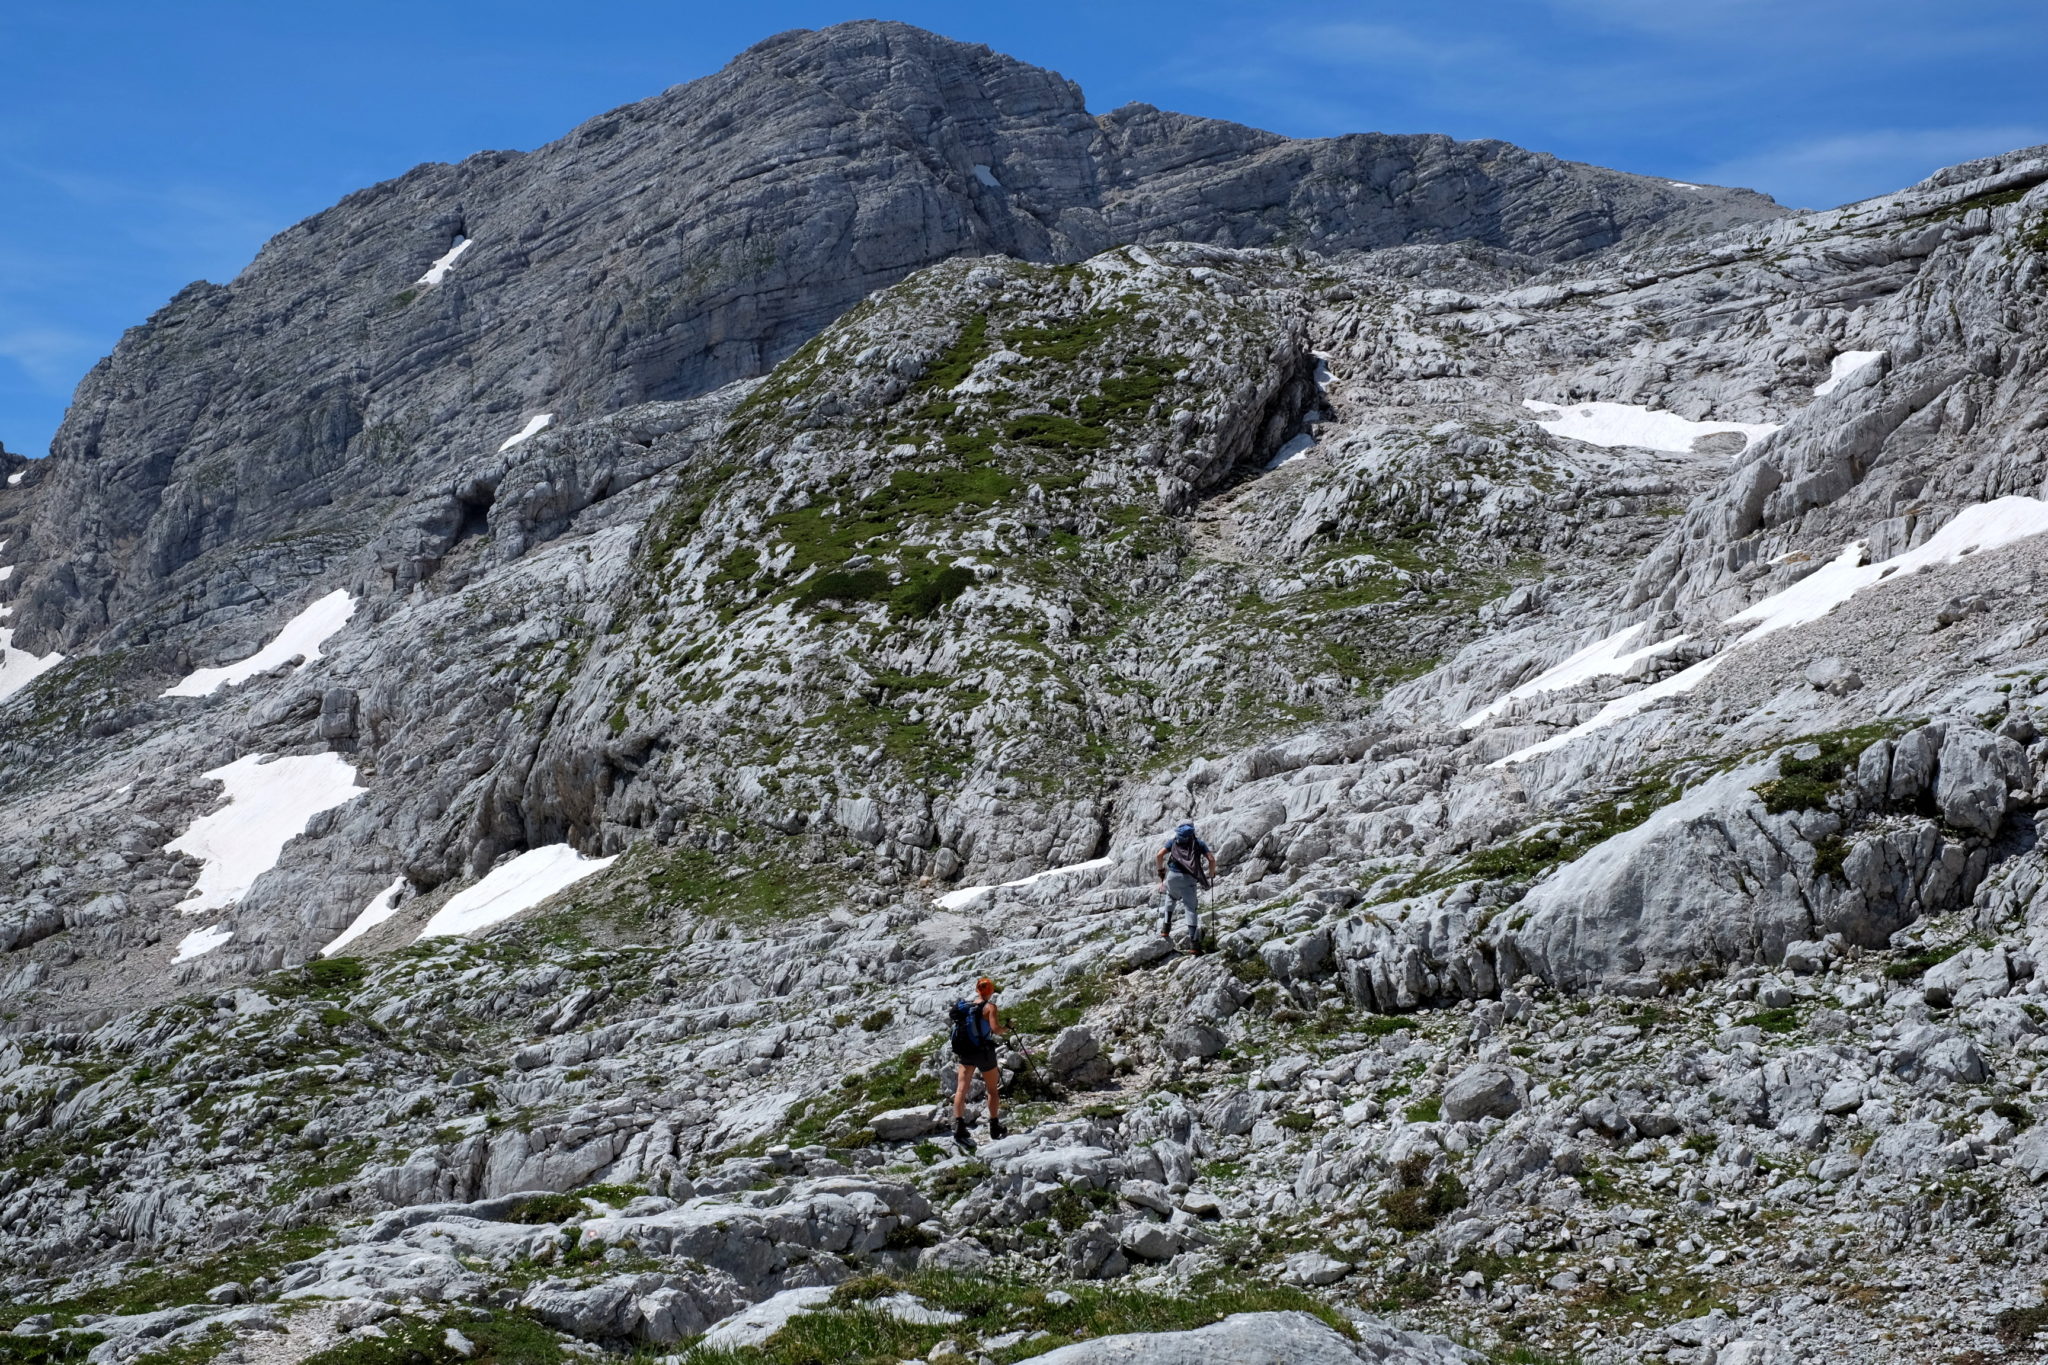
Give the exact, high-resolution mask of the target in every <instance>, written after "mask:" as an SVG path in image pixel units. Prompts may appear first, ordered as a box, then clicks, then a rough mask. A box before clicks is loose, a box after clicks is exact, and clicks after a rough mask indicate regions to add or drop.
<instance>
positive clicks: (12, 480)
mask: <svg viewBox="0 0 2048 1365" xmlns="http://www.w3.org/2000/svg"><path fill="white" fill-rule="evenodd" d="M26 473H28V471H27V470H26V469H17V470H15V471H14V472H13V473H12V474H9V475H8V476H7V486H8V487H9V488H12V487H14V486H15V485H16V484H18V483H20V482H21V476H22V475H24V474H26Z"/></svg>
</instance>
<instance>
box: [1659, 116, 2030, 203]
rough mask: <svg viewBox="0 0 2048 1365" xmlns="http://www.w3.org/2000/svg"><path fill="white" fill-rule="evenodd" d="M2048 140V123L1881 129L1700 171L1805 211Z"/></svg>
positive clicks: (1782, 148) (1702, 176)
mask: <svg viewBox="0 0 2048 1365" xmlns="http://www.w3.org/2000/svg"><path fill="white" fill-rule="evenodd" d="M2040 143H2048V125H2039V126H2036V125H2026V124H2011V125H2006V126H2002V127H1993V128H1883V129H1873V130H1872V131H1869V132H1863V133H1843V134H1836V135H1833V136H1822V137H1813V138H1806V139H1803V140H1800V141H1797V142H1788V143H1785V144H1783V145H1780V146H1777V147H1769V148H1765V149H1763V150H1761V151H1757V152H1754V153H1751V154H1749V155H1746V156H1740V157H1734V158H1731V159H1729V160H1726V161H1722V162H1720V163H1718V164H1716V165H1712V166H1707V167H1704V168H1702V169H1700V170H1699V171H1698V172H1697V178H1699V179H1701V180H1705V181H1708V182H1710V183H1713V184H1717V185H1743V186H1747V187H1750V188H1753V189H1760V190H1763V191H1764V192H1765V193H1767V194H1771V195H1774V196H1776V197H1777V198H1778V199H1780V200H1782V201H1784V202H1786V203H1788V204H1792V203H1796V205H1797V207H1800V208H1833V207H1835V206H1836V205H1838V204H1848V203H1853V202H1855V201H1856V200H1858V199H1868V198H1870V197H1871V196H1873V195H1879V194H1888V193H1890V192H1891V191H1893V190H1896V189H1902V188H1904V187H1905V186H1907V185H1910V184H1912V183H1913V182H1914V181H1916V180H1921V179H1924V178H1926V177H1927V176H1928V175H1930V174H1932V173H1933V172H1935V171H1937V170H1940V169H1941V168H1942V167H1943V166H1952V165H1954V164H1955V163H1956V162H1958V161H1970V160H1974V159H1975V158H1977V157H1980V156H1996V155H1998V154H1999V153H2000V152H2009V151H2012V150H2014V149H2015V148H2019V147H2031V146H2035V145H2037V144H2040Z"/></svg>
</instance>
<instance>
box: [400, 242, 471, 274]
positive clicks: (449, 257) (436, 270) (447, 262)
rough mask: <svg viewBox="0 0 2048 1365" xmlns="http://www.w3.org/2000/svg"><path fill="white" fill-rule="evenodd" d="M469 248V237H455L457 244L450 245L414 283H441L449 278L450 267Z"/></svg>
mask: <svg viewBox="0 0 2048 1365" xmlns="http://www.w3.org/2000/svg"><path fill="white" fill-rule="evenodd" d="M467 250H469V238H467V237H457V238H456V239H455V245H454V246H451V247H449V248H448V250H447V251H446V252H445V253H444V254H443V255H442V256H441V257H440V259H438V260H436V261H435V262H434V263H433V264H432V265H430V266H428V267H427V273H426V274H424V275H422V276H420V277H419V278H418V279H416V280H414V281H413V283H414V284H439V283H440V282H441V281H443V280H445V279H447V278H448V271H449V268H450V267H452V266H453V265H454V264H455V262H456V261H457V260H458V259H459V258H460V257H461V255H462V253H463V252H465V251H467Z"/></svg>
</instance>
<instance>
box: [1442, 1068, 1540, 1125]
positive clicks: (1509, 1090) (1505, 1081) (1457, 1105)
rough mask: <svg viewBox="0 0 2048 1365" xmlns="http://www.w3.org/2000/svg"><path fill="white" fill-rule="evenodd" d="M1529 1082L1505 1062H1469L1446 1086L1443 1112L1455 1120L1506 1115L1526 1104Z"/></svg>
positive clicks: (1497, 1117)
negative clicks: (1500, 1064)
mask: <svg viewBox="0 0 2048 1365" xmlns="http://www.w3.org/2000/svg"><path fill="white" fill-rule="evenodd" d="M1526 1089H1527V1086H1526V1084H1525V1083H1524V1081H1523V1080H1522V1078H1521V1076H1519V1075H1518V1074H1516V1073H1515V1072H1514V1071H1512V1070H1510V1069H1509V1068H1507V1067H1504V1066H1493V1065H1491V1064H1487V1063H1481V1064H1480V1065H1478V1066H1468V1067H1466V1068H1465V1069H1464V1070H1463V1071H1460V1072H1459V1073H1458V1074H1457V1075H1455V1076H1453V1077H1452V1078H1451V1083H1450V1084H1449V1085H1447V1086H1445V1087H1444V1096H1443V1116H1444V1118H1445V1119H1447V1120H1449V1121H1451V1122H1454V1123H1463V1122H1466V1121H1468V1120H1471V1119H1484V1118H1494V1119H1504V1118H1507V1117H1509V1116H1510V1115H1512V1114H1514V1113H1515V1112H1516V1111H1517V1110H1519V1109H1520V1108H1521V1107H1522V1096H1523V1094H1524V1093H1525V1092H1526Z"/></svg>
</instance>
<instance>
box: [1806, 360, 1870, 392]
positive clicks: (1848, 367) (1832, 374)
mask: <svg viewBox="0 0 2048 1365" xmlns="http://www.w3.org/2000/svg"><path fill="white" fill-rule="evenodd" d="M1882 359H1884V352H1883V351H1844V352H1842V353H1841V354H1840V355H1838V356H1836V357H1835V358H1834V359H1833V360H1830V361H1829V362H1828V377H1827V378H1826V379H1823V380H1822V381H1821V382H1820V383H1818V384H1815V385H1814V386H1813V396H1814V397H1815V398H1825V397H1827V396H1828V395H1829V394H1831V393H1833V392H1834V391H1835V390H1836V389H1838V388H1840V387H1841V386H1842V381H1843V380H1845V379H1847V378H1848V377H1849V376H1850V375H1852V374H1855V373H1856V372H1857V371H1858V370H1861V369H1864V368H1866V367H1867V366H1870V365H1874V364H1876V363H1877V362H1878V361H1880V360H1882Z"/></svg>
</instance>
